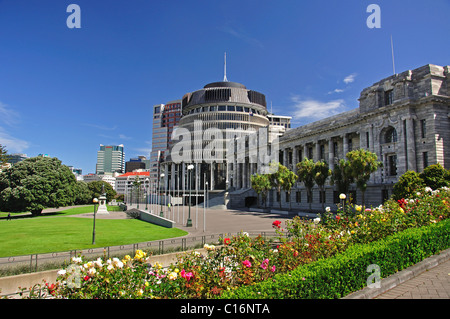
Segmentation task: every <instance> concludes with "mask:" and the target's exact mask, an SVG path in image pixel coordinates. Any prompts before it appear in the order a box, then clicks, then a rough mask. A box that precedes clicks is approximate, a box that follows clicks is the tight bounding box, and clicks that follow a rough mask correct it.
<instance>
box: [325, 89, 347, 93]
mask: <svg viewBox="0 0 450 319" xmlns="http://www.w3.org/2000/svg"><path fill="white" fill-rule="evenodd" d="M344 91H345V90H343V89H334V90H333V91H330V92H328V94H333V93H342V92H344Z"/></svg>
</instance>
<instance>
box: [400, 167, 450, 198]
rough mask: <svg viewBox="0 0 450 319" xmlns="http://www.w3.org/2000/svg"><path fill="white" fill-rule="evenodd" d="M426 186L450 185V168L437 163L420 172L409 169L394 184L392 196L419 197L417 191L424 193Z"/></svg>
mask: <svg viewBox="0 0 450 319" xmlns="http://www.w3.org/2000/svg"><path fill="white" fill-rule="evenodd" d="M425 187H430V188H431V189H439V188H441V187H450V170H446V169H445V168H443V167H442V166H441V165H440V164H435V165H430V166H428V167H426V168H425V169H424V170H423V172H422V173H420V174H419V173H417V172H415V171H407V172H406V173H405V174H403V175H402V176H400V178H399V181H398V182H397V183H396V184H395V185H394V190H393V194H392V198H393V199H395V200H399V199H402V198H412V197H417V193H418V192H419V193H422V192H423V190H424V189H425ZM419 196H420V195H419Z"/></svg>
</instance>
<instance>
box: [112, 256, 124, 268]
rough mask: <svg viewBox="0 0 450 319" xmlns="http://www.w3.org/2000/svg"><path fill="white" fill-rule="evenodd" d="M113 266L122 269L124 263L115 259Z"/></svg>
mask: <svg viewBox="0 0 450 319" xmlns="http://www.w3.org/2000/svg"><path fill="white" fill-rule="evenodd" d="M112 264H113V265H114V267H116V268H122V267H123V262H121V261H120V259H119V258H113V260H112Z"/></svg>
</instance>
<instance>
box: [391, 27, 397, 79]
mask: <svg viewBox="0 0 450 319" xmlns="http://www.w3.org/2000/svg"><path fill="white" fill-rule="evenodd" d="M391 51H392V68H393V69H394V75H395V74H396V73H395V60H394V42H393V41H392V34H391Z"/></svg>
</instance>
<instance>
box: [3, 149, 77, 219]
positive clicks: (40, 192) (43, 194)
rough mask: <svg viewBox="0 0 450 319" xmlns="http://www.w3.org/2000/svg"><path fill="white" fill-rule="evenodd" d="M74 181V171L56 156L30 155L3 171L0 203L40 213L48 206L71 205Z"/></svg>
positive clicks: (13, 208)
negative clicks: (30, 156) (31, 156)
mask: <svg viewBox="0 0 450 319" xmlns="http://www.w3.org/2000/svg"><path fill="white" fill-rule="evenodd" d="M75 184H76V179H75V176H74V175H73V173H72V172H71V171H70V169H69V168H68V167H67V166H65V165H62V164H61V161H60V160H58V159H57V158H50V157H33V158H29V159H26V160H24V161H22V162H19V163H17V164H15V165H14V166H13V167H11V168H10V169H8V170H6V171H5V172H3V173H1V174H0V206H1V207H2V209H4V210H6V211H9V212H22V211H30V212H31V213H32V214H33V215H34V216H37V215H40V214H41V213H42V210H43V209H44V208H46V207H64V206H68V205H72V204H73V202H74V198H75V196H74V186H75Z"/></svg>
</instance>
